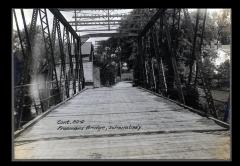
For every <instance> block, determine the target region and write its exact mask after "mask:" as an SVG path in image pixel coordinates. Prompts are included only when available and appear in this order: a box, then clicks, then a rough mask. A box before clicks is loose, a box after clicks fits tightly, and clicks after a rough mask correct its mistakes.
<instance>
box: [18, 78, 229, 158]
mask: <svg viewBox="0 0 240 166" xmlns="http://www.w3.org/2000/svg"><path fill="white" fill-rule="evenodd" d="M58 120H62V121H67V120H70V121H72V120H79V121H81V120H84V123H82V124H79V125H77V126H88V125H91V126H97V125H99V126H105V127H106V128H107V127H109V126H115V125H118V126H129V125H132V126H133V125H135V126H140V127H141V128H140V129H139V130H137V129H124V130H123V129H108V128H107V129H106V128H105V129H101V130H93V129H92V130H91V129H89V130H57V128H58V127H59V126H60V125H59V124H57V121H58ZM62 126H68V127H69V126H76V125H73V124H68V125H62ZM224 130H225V129H224V128H222V127H221V126H219V125H217V124H215V123H214V122H213V121H212V120H210V119H207V118H205V117H201V116H200V115H197V114H195V113H192V112H190V111H188V110H186V109H183V108H182V107H180V106H178V105H176V104H174V103H172V102H169V101H167V100H165V99H162V98H160V97H157V96H155V95H152V94H150V93H148V92H146V91H143V90H141V89H138V88H136V87H131V85H130V84H129V83H126V82H121V83H119V84H118V85H116V86H115V87H113V88H98V89H88V90H86V91H84V92H83V93H81V94H79V95H78V96H76V97H75V98H73V99H72V100H69V101H68V102H66V104H64V105H62V106H60V107H59V108H57V109H55V110H54V111H52V112H51V113H49V114H48V115H47V116H46V117H44V118H43V119H41V120H40V121H39V122H37V123H36V124H35V125H33V126H32V127H30V128H28V129H27V130H26V131H24V132H23V133H22V134H21V135H20V136H19V137H17V138H16V139H15V158H16V159H93V158H95V159H98V158H101V159H229V158H230V136H229V132H227V131H224Z"/></svg>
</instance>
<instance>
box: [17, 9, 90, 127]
mask: <svg viewBox="0 0 240 166" xmlns="http://www.w3.org/2000/svg"><path fill="white" fill-rule="evenodd" d="M24 10H25V11H24ZM26 10H28V11H27V12H26ZM31 11H32V18H31V20H30V19H26V18H29V17H26V16H25V14H26V13H28V14H29V13H31ZM38 18H39V19H38ZM29 20H30V21H29ZM27 21H28V22H27ZM13 22H14V23H15V27H16V31H14V29H13V32H16V34H17V35H16V36H17V37H18V40H14V42H15V43H13V44H14V45H19V46H20V49H18V48H19V47H13V57H14V58H13V59H14V64H18V65H14V69H15V70H14V76H15V77H14V89H13V92H14V110H13V111H14V115H15V116H14V117H15V118H14V120H15V122H16V123H15V130H17V129H20V128H21V127H22V126H23V125H24V124H25V123H26V122H28V121H30V120H31V119H32V118H34V116H36V115H39V114H41V113H42V112H45V111H46V110H48V109H49V108H50V107H51V106H53V105H56V104H58V103H60V102H62V101H63V100H65V99H66V98H70V97H71V96H73V95H74V94H76V93H77V91H81V90H82V89H83V88H84V82H85V81H84V71H83V65H82V57H81V49H80V47H81V46H80V43H81V38H80V36H78V35H77V33H76V32H75V31H74V30H73V29H72V27H71V26H70V25H69V24H68V22H67V21H66V20H65V18H64V17H63V16H62V14H61V13H60V12H59V11H58V9H55V8H51V9H41V8H36V9H32V10H31V9H13ZM21 22H22V23H23V26H22V27H21V25H22V24H19V23H21ZM50 30H51V32H50ZM39 36H40V37H39ZM42 43H43V44H42ZM41 44H42V45H44V46H42V45H41ZM43 48H44V49H43ZM40 55H41V56H40ZM37 60H38V61H37ZM15 61H17V63H15ZM19 66H20V67H19Z"/></svg>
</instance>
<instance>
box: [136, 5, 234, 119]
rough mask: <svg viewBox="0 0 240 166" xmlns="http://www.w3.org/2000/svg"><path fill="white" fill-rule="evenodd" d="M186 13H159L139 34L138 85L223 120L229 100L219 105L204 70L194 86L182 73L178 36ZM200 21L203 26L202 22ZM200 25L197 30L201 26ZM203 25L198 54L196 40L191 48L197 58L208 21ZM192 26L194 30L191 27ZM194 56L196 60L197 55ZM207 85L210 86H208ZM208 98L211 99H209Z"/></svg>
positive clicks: (168, 10)
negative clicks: (200, 87)
mask: <svg viewBox="0 0 240 166" xmlns="http://www.w3.org/2000/svg"><path fill="white" fill-rule="evenodd" d="M183 12H184V14H185V13H186V11H185V9H184V11H183V10H182V9H158V11H157V12H156V13H155V14H154V15H153V16H152V17H151V19H150V21H149V22H148V23H147V24H146V25H145V27H144V28H143V30H142V31H141V32H140V33H139V36H138V53H137V58H136V59H135V69H134V80H135V84H136V85H138V86H141V87H144V88H145V89H148V90H151V91H153V92H156V93H159V94H161V95H163V96H165V97H168V98H170V99H173V100H177V101H178V102H180V103H182V104H184V105H188V106H191V107H193V108H194V107H195V109H196V108H197V109H200V110H201V111H202V112H205V113H206V114H207V115H210V116H214V117H215V118H218V119H220V120H223V119H224V118H223V117H224V116H225V114H226V108H227V107H226V106H227V105H228V104H229V100H225V101H220V100H218V99H216V98H215V97H216V96H214V94H213V90H211V86H210V85H208V83H210V82H211V79H209V78H207V77H206V76H205V74H204V73H205V71H204V70H205V69H204V68H201V70H200V69H199V72H200V71H201V74H198V76H197V77H196V76H194V74H192V75H191V76H192V77H193V78H194V79H195V81H194V82H193V81H192V82H188V81H187V80H188V79H189V77H188V78H186V73H184V72H183V71H181V70H180V58H179V53H178V52H177V49H178V48H179V43H178V42H179V41H178V40H179V39H178V36H179V35H178V33H179V31H180V27H181V23H182V22H181V21H180V20H181V17H182V15H183V14H182V13H183ZM198 14H199V11H198ZM205 15H206V12H205ZM185 17H186V16H185ZM203 18H204V17H203ZM188 19H189V18H188ZM205 19H206V17H205ZM198 21H199V22H200V20H198ZM197 24H198V23H196V26H197ZM199 24H200V23H199ZM199 24H198V26H200V25H199ZM201 25H202V28H200V29H202V32H201V38H200V39H199V40H198V42H196V43H195V45H198V46H199V47H200V49H199V50H198V49H196V48H195V47H194V46H193V45H194V43H193V42H194V39H193V40H192V41H191V42H192V47H194V48H191V49H192V50H195V49H196V50H198V51H196V53H195V54H196V57H197V56H199V55H200V56H201V47H202V40H203V34H204V31H203V30H204V26H205V20H203V21H201ZM189 26H190V29H191V28H192V25H189ZM195 29H196V28H195ZM193 30H194V29H193ZM191 34H192V35H193V34H194V33H193V32H192V33H190V32H189V34H188V35H191ZM196 34H197V31H196V32H195V36H191V38H195V37H196V36H197V35H196ZM191 55H192V56H194V53H192V54H191ZM193 59H194V58H193ZM194 62H195V63H198V65H199V66H200V65H201V64H200V60H198V61H196V60H194V61H193V63H194ZM200 67H201V66H200ZM200 67H199V68H200ZM198 77H200V79H199V78H198ZM190 80H191V79H190ZM192 80H193V79H192ZM203 81H205V82H203ZM206 82H208V83H207V85H206ZM229 82H230V80H229ZM203 83H204V84H203ZM201 84H203V89H204V93H202V94H201V93H200V90H199V86H200V85H201ZM206 92H210V93H206ZM209 96H210V97H212V98H209ZM225 96H227V97H225V98H229V92H226V94H225ZM211 101H212V102H211ZM210 104H212V105H210ZM228 108H229V107H228ZM212 109H214V110H215V111H216V114H213V113H214V112H212V111H210V110H212ZM216 116H218V117H216Z"/></svg>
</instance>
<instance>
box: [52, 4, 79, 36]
mask: <svg viewBox="0 0 240 166" xmlns="http://www.w3.org/2000/svg"><path fill="white" fill-rule="evenodd" d="M49 10H50V11H51V12H52V14H53V15H54V16H55V17H56V18H57V19H58V20H59V21H60V22H61V23H62V24H63V25H64V26H65V27H66V28H67V30H68V31H69V32H71V34H72V35H73V36H74V37H75V38H79V36H78V34H77V33H76V31H75V30H74V29H73V28H72V26H71V25H70V24H69V23H68V21H67V20H66V19H65V17H64V16H63V15H62V14H61V12H60V11H59V10H58V9H56V8H49Z"/></svg>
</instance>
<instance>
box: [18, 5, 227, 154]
mask: <svg viewBox="0 0 240 166" xmlns="http://www.w3.org/2000/svg"><path fill="white" fill-rule="evenodd" d="M16 10H19V13H20V14H19V15H20V16H21V17H18V15H17V14H16ZM115 10H123V9H112V8H109V9H108V8H106V9H97V8H89V9H75V8H69V9H65V8H59V9H57V8H49V9H42V8H36V9H33V12H32V17H31V22H30V24H29V25H28V24H27V23H26V17H25V15H26V14H25V13H24V10H23V9H13V19H14V21H15V24H16V31H17V35H18V40H19V43H20V46H19V47H20V48H19V49H20V50H21V53H22V59H23V63H24V64H23V67H22V73H21V77H20V80H19V82H18V83H17V84H15V87H14V112H15V113H16V115H15V118H14V120H15V121H16V124H17V125H16V126H15V129H17V130H16V131H15V133H14V134H15V137H16V138H15V146H14V149H15V158H17V159H31V157H32V158H38V159H49V157H50V159H53V158H58V159H59V158H60V159H61V158H63V159H65V158H66V159H81V158H90V159H91V158H92V159H99V158H105V159H111V158H113V159H114V158H139V156H140V158H141V156H142V157H143V158H148V157H147V156H150V157H149V158H160V159H162V158H163V159H169V158H170V159H171V158H178V159H183V158H186V157H189V158H194V159H196V158H198V157H199V158H210V159H219V158H220V159H226V158H229V155H230V152H229V151H230V150H229V149H230V144H229V141H230V140H229V133H228V130H229V127H230V125H229V124H228V123H226V122H223V120H221V119H219V114H218V111H217V109H216V107H215V102H216V101H215V100H214V99H213V96H212V94H211V89H210V87H209V82H208V79H207V77H206V73H205V71H204V67H203V64H202V47H203V38H204V30H205V23H206V13H207V10H205V9H203V10H202V11H200V9H198V11H197V16H196V23H195V25H192V24H189V25H188V30H189V32H188V33H189V35H190V36H192V38H191V42H192V50H193V51H192V54H191V55H192V57H194V62H195V63H196V64H197V65H198V67H199V72H198V73H197V76H196V77H197V78H198V79H197V81H201V83H202V87H201V88H202V90H203V91H204V93H205V99H206V102H207V112H202V111H199V110H196V109H194V108H191V107H189V106H187V105H186V98H185V97H184V92H183V89H182V87H183V86H182V85H183V83H182V81H181V76H180V75H179V69H178V68H179V65H178V55H177V50H176V49H177V47H178V38H177V37H178V36H177V35H178V31H179V30H180V29H179V28H180V26H179V25H180V17H184V18H185V19H186V20H188V21H190V22H192V21H191V18H190V16H189V13H188V10H187V9H178V8H174V9H163V8H160V9H151V10H150V9H149V19H147V20H141V22H140V23H139V25H141V26H140V29H139V28H138V29H134V28H133V29H131V28H130V29H126V30H125V31H124V32H119V31H118V28H112V27H111V26H119V25H121V24H122V23H123V22H124V21H123V20H124V18H127V17H128V16H129V13H119V14H116V12H113V11H115ZM84 11H85V13H84ZM86 11H88V12H86ZM89 11H91V12H89ZM94 11H95V12H96V11H97V13H94ZM100 11H101V12H100ZM62 12H71V13H72V14H73V20H71V21H69V20H67V19H66V18H65V17H64V16H63V14H62ZM99 13H101V14H99ZM49 14H50V15H51V16H52V17H50V16H49ZM200 14H202V16H200ZM134 17H141V15H134ZM50 18H51V19H50ZM128 20H130V21H137V20H135V19H134V18H132V19H128ZM19 22H22V23H23V30H24V31H23V32H24V34H23V33H22V32H21V28H20V27H19ZM37 22H40V25H41V28H40V29H41V33H42V37H43V42H44V46H45V57H44V58H46V60H47V61H46V62H45V68H44V70H43V71H34V70H32V68H33V64H34V62H33V61H34V54H36V51H35V50H36V47H37V44H36V27H37ZM96 26H104V27H107V28H105V29H91V28H88V29H84V30H83V29H80V28H81V27H96ZM112 30H116V32H111V31H112ZM84 31H85V32H88V34H86V35H80V34H81V33H82V32H84ZM100 31H110V33H106V32H103V33H99V32H100ZM79 32H80V34H79ZM113 36H114V37H124V36H129V37H133V38H134V39H135V40H136V41H137V56H136V58H135V67H134V85H135V86H137V87H132V86H129V85H128V83H121V82H120V83H119V84H120V85H119V87H118V86H116V87H115V88H113V89H108V88H104V87H103V88H99V89H88V88H86V87H85V80H84V70H83V62H82V53H81V45H82V44H83V43H84V42H86V41H87V40H88V39H89V38H91V37H113ZM56 45H58V46H59V47H56ZM56 48H58V49H59V50H56ZM166 50H167V51H166ZM57 53H59V55H60V57H59V58H57V57H56V54H57ZM166 57H167V58H166ZM166 60H168V61H169V62H170V66H167V67H169V68H171V70H172V72H173V76H174V77H168V76H166V72H168V71H167V70H168V69H166V66H164V64H163V63H164V61H166ZM38 72H39V73H40V72H41V73H45V76H46V78H47V80H46V81H45V82H44V83H42V82H37V83H32V82H31V80H32V75H34V74H38ZM171 80H174V81H171ZM169 81H171V82H173V83H174V84H173V85H170V84H169ZM174 87H176V89H177V94H176V100H171V99H169V98H168V97H169V94H170V92H171V90H172V89H173V88H174ZM32 89H35V90H36V92H34V94H33V92H32ZM124 94H125V95H124ZM149 95H150V97H148V96H149ZM154 97H155V98H156V99H155V98H154ZM153 98H154V100H153ZM104 99H106V101H108V102H109V103H106V102H105V103H104ZM141 99H144V100H141ZM126 100H129V101H126ZM119 102H120V103H119ZM121 102H122V105H121ZM129 102H130V103H129ZM144 102H146V104H144ZM64 103H66V104H64ZM67 103H68V104H67ZM123 103H124V104H123ZM147 104H149V105H151V104H152V107H154V108H153V109H154V110H152V109H151V108H149V107H147ZM128 107H129V108H128ZM143 108H144V109H143ZM129 109H132V110H129ZM31 110H35V111H36V114H37V115H38V116H37V118H35V119H30V118H29V117H28V114H29V112H30V111H31ZM100 110H102V112H101V111H100ZM114 110H117V111H118V112H114ZM162 110H163V111H162ZM174 110H184V111H183V112H181V111H180V112H179V111H176V112H175V113H173V112H174ZM186 110H187V111H186ZM146 112H148V113H149V114H146ZM192 112H194V113H192ZM195 113H196V114H195ZM116 114H118V116H119V118H121V119H119V118H118V117H115V115H116ZM102 115H104V116H102ZM110 115H111V116H110ZM131 115H132V116H131ZM175 115H176V116H175ZM100 116H101V117H100ZM109 116H110V117H109ZM161 116H162V117H161ZM39 117H40V118H39ZM54 117H57V118H54ZM73 117H75V120H76V118H77V120H80V119H84V118H85V121H86V122H89V121H91V118H92V120H94V121H93V122H92V123H93V124H95V125H98V123H97V122H99V123H100V124H113V123H114V122H119V123H121V122H123V123H124V122H127V123H131V122H133V123H134V122H138V123H140V124H141V122H143V123H144V125H145V128H144V126H142V128H143V129H142V130H139V131H142V135H141V132H138V131H136V132H125V131H121V132H119V130H114V132H110V131H109V132H105V131H104V132H102V133H101V132H96V131H94V132H92V133H91V134H90V135H89V133H87V132H86V133H85V132H83V134H80V135H79V133H81V132H71V131H70V132H69V133H64V131H60V133H61V132H62V133H64V134H63V135H61V134H59V131H57V132H56V126H57V125H59V124H56V123H55V121H57V120H62V121H65V120H66V121H67V120H69V119H70V120H74V118H73ZM132 117H133V118H132ZM137 117H138V118H139V119H143V120H139V119H138V118H137ZM154 117H155V118H156V119H155V120H154ZM79 118H80V119H79ZM161 118H163V121H164V120H165V121H166V122H165V121H164V122H163V121H162V119H161ZM164 118H166V119H164ZM191 118H192V119H191ZM169 119H173V120H172V121H171V122H170V121H169ZM121 120H122V121H121ZM131 120H132V121H131ZM53 121H54V122H53ZM214 122H215V123H217V124H215V123H214ZM53 123H54V124H53ZM150 123H153V124H154V125H153V127H150ZM204 123H205V124H204ZM164 126H165V127H164ZM179 126H182V128H181V127H179ZM168 127H169V128H168ZM26 131H28V132H26ZM167 133H168V134H169V135H167ZM184 133H185V135H184ZM206 133H208V134H206ZM215 133H219V135H221V136H219V135H218V136H216V134H215ZM145 134H146V135H145ZM51 135H52V136H53V137H51ZM102 137H106V139H107V140H103V139H102ZM118 137H122V141H121V140H120V139H118ZM165 137H166V138H165ZM86 138H87V139H86ZM168 138H169V141H170V143H172V144H173V145H175V147H173V146H172V145H170V144H168V143H167V142H166V140H167V139H168ZM175 138H177V139H178V140H180V142H178V141H177V140H176V139H175ZM198 138H199V140H198ZM141 139H143V141H142V142H141ZM149 139H152V140H153V141H152V142H149V141H148V140H149ZM184 139H185V140H184ZM186 139H189V140H190V141H186ZM68 140H70V142H68ZM86 140H91V141H92V142H94V141H96V142H94V143H93V145H94V146H96V147H92V146H91V143H89V142H86ZM131 140H135V141H133V142H131ZM164 140H165V141H164ZM181 140H182V144H181ZM84 141H85V142H84ZM107 141H110V142H111V141H116V147H117V148H118V149H119V152H117V151H116V150H114V146H113V144H111V143H109V142H107ZM144 141H145V142H144ZM214 141H217V143H215V142H214ZM97 142H101V143H102V145H101V146H100V145H98V144H97ZM206 142H207V143H206ZM158 143H160V145H159V144H158ZM202 143H205V145H206V146H205V145H204V144H202ZM57 144H59V146H57ZM60 144H61V145H62V147H65V148H66V149H68V150H66V153H65V154H64V153H61V152H60V151H61V148H60ZM133 144H134V145H135V149H136V154H135V152H134V151H133V149H132V148H131V145H133ZM143 144H148V145H149V147H151V148H153V150H152V153H151V149H149V147H147V146H146V149H147V150H146V151H144V150H143V149H142V150H141V146H144V145H143ZM67 145H69V147H68V146H67ZM124 145H126V146H129V147H128V148H124ZM163 145H164V148H166V149H169V151H164V150H160V149H158V148H155V147H157V146H163ZM181 145H184V146H185V147H186V146H188V145H189V149H190V150H189V153H188V152H187V151H185V152H184V151H182V150H181V149H185V148H184V147H183V146H181ZM227 145H229V146H227ZM48 146H49V147H48ZM199 146H202V149H201V148H199ZM44 147H45V149H44ZM70 147H72V148H73V150H75V152H76V151H79V154H76V153H75V154H74V152H73V151H71V149H69V148H70ZM81 147H82V148H83V149H84V148H85V149H88V150H89V151H91V155H90V154H89V155H88V154H85V152H83V151H82V150H83V149H81ZM178 147H179V148H178ZM46 148H50V149H46ZM51 148H53V149H51ZM54 148H55V149H54ZM191 148H192V150H191ZM224 148H225V150H226V149H227V150H226V151H224V150H223V149H224ZM171 149H174V151H175V152H173V151H171ZM51 150H52V151H51ZM62 150H63V149H62ZM185 150H187V149H185ZM23 151H28V152H26V153H20V152H23ZM41 151H44V152H42V153H41ZM63 151H65V150H63ZM218 151H220V152H219V153H221V154H218V153H217V152H218ZM108 152H110V153H108ZM228 152H229V153H228ZM27 153H28V154H27ZM86 153H87V152H86ZM154 154H155V155H154ZM127 155H129V157H127Z"/></svg>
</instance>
